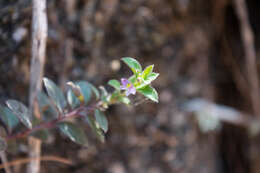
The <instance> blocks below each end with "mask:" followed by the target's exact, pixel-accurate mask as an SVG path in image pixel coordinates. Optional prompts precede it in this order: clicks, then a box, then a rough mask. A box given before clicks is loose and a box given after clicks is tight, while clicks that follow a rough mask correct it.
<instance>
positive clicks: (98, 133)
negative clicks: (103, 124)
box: [86, 116, 105, 143]
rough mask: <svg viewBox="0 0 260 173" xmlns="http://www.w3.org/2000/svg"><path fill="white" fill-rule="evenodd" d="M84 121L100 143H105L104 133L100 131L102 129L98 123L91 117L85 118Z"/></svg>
mask: <svg viewBox="0 0 260 173" xmlns="http://www.w3.org/2000/svg"><path fill="white" fill-rule="evenodd" d="M86 120H87V122H88V124H89V126H90V128H91V129H92V130H93V131H94V132H95V134H96V136H97V138H98V139H99V140H100V141H101V142H103V143H104V142H105V136H104V133H103V131H102V129H101V128H100V126H99V125H98V123H97V122H96V121H95V120H94V119H93V118H91V117H89V116H87V117H86Z"/></svg>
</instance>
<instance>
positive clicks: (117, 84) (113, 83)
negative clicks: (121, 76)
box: [108, 79, 120, 90]
mask: <svg viewBox="0 0 260 173" xmlns="http://www.w3.org/2000/svg"><path fill="white" fill-rule="evenodd" d="M108 85H110V86H112V87H114V88H115V89H116V90H120V82H119V81H118V80H115V79H112V80H110V81H108Z"/></svg>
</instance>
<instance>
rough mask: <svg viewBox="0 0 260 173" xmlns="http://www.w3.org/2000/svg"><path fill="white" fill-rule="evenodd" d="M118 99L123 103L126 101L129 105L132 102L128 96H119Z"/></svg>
mask: <svg viewBox="0 0 260 173" xmlns="http://www.w3.org/2000/svg"><path fill="white" fill-rule="evenodd" d="M118 100H119V101H120V102H121V103H124V104H126V105H129V104H130V103H131V101H130V99H129V98H128V97H119V98H118Z"/></svg>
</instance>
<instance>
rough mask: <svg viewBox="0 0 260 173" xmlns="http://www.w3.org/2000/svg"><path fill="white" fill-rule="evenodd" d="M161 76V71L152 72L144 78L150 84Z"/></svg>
mask: <svg viewBox="0 0 260 173" xmlns="http://www.w3.org/2000/svg"><path fill="white" fill-rule="evenodd" d="M158 76H159V73H151V74H149V75H147V76H146V78H144V81H145V83H147V84H150V83H151V82H152V81H154V80H155V79H156V78H157V77H158Z"/></svg>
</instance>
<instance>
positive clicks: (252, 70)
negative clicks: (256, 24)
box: [233, 0, 260, 116]
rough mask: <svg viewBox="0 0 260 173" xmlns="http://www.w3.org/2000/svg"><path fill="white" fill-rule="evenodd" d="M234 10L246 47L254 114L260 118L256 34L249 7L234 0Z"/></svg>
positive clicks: (240, 1)
mask: <svg viewBox="0 0 260 173" xmlns="http://www.w3.org/2000/svg"><path fill="white" fill-rule="evenodd" d="M233 2H234V8H235V11H236V13H237V16H238V19H239V21H240V30H241V37H242V41H243V46H244V52H245V58H246V69H247V75H248V80H249V86H250V88H249V91H250V97H251V102H252V106H253V111H254V114H256V115H258V116H260V105H259V103H260V102H259V80H258V71H257V64H256V53H255V52H256V51H255V45H254V33H253V31H252V28H251V26H250V23H249V19H248V13H247V7H246V3H245V1H244V0H234V1H233Z"/></svg>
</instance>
